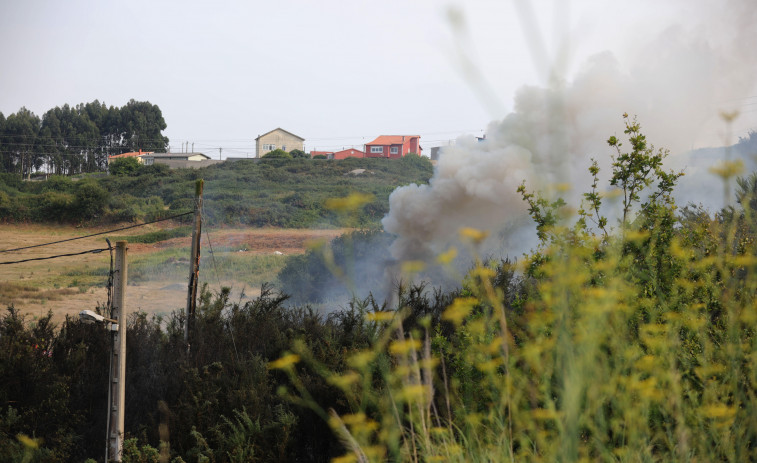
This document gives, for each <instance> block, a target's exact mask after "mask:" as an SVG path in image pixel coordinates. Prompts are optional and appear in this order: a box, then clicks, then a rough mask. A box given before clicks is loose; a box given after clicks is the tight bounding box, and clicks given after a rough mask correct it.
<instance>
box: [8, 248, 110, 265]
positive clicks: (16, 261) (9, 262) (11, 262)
mask: <svg viewBox="0 0 757 463" xmlns="http://www.w3.org/2000/svg"><path fill="white" fill-rule="evenodd" d="M107 250H108V248H102V249H90V250H88V251H82V252H72V253H70V254H57V255H55V256H47V257H33V258H31V259H22V260H14V261H8V262H0V265H10V264H21V263H24V262H32V261H35V260H48V259H57V258H58V257H71V256H81V255H82V254H97V253H100V252H103V251H107Z"/></svg>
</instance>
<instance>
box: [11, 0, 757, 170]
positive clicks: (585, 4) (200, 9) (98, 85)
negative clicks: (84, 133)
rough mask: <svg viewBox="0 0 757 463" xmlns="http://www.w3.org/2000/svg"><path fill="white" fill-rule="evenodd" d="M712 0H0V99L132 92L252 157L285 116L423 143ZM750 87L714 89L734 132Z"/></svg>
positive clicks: (325, 145) (347, 139)
mask: <svg viewBox="0 0 757 463" xmlns="http://www.w3.org/2000/svg"><path fill="white" fill-rule="evenodd" d="M708 3H717V2H705V1H688V2H683V1H670V2H659V1H650V0H637V1H634V2H630V3H629V2H612V1H600V0H574V1H572V2H568V1H564V0H563V1H544V0H537V1H533V2H528V1H523V0H499V1H495V0H468V1H464V2H454V1H442V0H412V1H407V0H405V1H400V0H384V1H365V0H352V1H343V0H341V1H340V0H319V1H306V0H277V1H266V2H263V1H217V2H201V1H195V0H181V1H171V0H167V1H154V0H149V1H145V0H134V1H129V2H102V1H93V0H70V1H66V2H61V1H56V0H29V1H20V0H18V1H14V0H11V1H5V2H2V5H0V43H2V44H3V45H2V46H0V63H2V66H3V71H2V72H1V73H0V112H2V113H3V114H5V115H6V116H7V115H9V114H11V113H13V112H16V111H18V109H19V108H21V107H22V106H25V107H26V108H28V109H30V110H31V111H33V112H34V113H36V114H37V115H39V116H41V115H42V114H44V112H46V111H47V110H49V109H52V108H54V107H56V106H62V105H64V104H69V105H76V104H78V103H86V102H91V101H93V100H95V99H97V100H99V101H101V102H105V103H106V104H108V105H113V106H117V107H120V106H123V105H124V104H126V103H127V102H128V101H129V100H130V99H135V100H137V101H149V102H151V103H153V104H156V105H158V106H159V107H160V109H161V110H162V113H163V116H164V118H165V120H166V123H167V124H168V127H167V129H166V130H165V131H164V134H165V135H166V136H168V137H169V139H170V145H171V149H172V150H173V151H180V150H181V146H182V144H183V143H184V142H189V143H190V145H191V146H192V147H193V148H194V151H200V152H205V153H206V154H208V155H211V156H212V157H214V158H217V157H218V156H219V148H222V151H220V156H222V157H223V158H226V157H227V156H234V157H248V156H249V157H252V156H254V155H255V151H254V139H255V137H257V136H258V135H261V134H263V133H266V132H268V131H270V130H272V129H274V128H277V127H281V128H283V129H285V130H288V131H290V132H292V133H294V134H296V135H299V136H301V137H304V138H305V139H306V140H305V148H306V150H307V151H310V150H339V149H342V148H343V147H353V146H356V147H359V148H360V147H362V145H363V144H364V143H366V142H369V141H371V140H372V139H373V138H375V137H377V136H379V135H382V134H387V135H392V134H399V135H405V134H408V135H410V134H413V135H416V134H417V135H421V145H422V146H423V147H424V149H425V150H426V151H425V152H424V154H426V155H428V154H429V152H430V150H429V149H428V148H430V147H432V146H443V145H448V144H451V143H455V139H456V138H457V137H458V136H459V135H462V134H468V135H475V136H481V135H483V134H484V133H486V131H487V128H488V124H489V123H490V122H492V121H498V120H501V119H502V118H504V117H505V116H506V115H507V114H509V113H510V112H512V111H513V110H514V104H515V103H514V101H515V95H516V93H517V91H518V89H519V88H521V87H522V86H523V85H537V86H547V85H550V83H554V82H555V79H553V78H551V77H550V76H552V77H554V76H557V80H560V79H563V80H566V81H570V79H572V78H573V76H574V75H576V73H578V72H580V70H581V68H582V66H583V65H584V63H585V62H586V61H587V60H589V59H591V57H592V56H593V55H595V54H597V53H601V52H603V51H607V50H610V51H611V52H612V53H613V54H615V55H616V56H619V57H624V56H628V57H633V56H634V55H638V54H640V53H644V52H645V51H644V48H643V46H644V43H646V42H645V40H644V39H645V38H646V37H649V36H653V35H657V34H660V33H664V31H665V30H666V28H670V27H672V26H674V25H676V24H679V25H680V27H687V23H688V21H687V18H689V17H691V16H690V15H691V14H694V13H696V14H698V15H699V16H700V17H706V14H707V12H708V11H709V13H711V14H715V15H716V14H717V10H716V9H708V8H709V7H708ZM621 62H623V61H622V60H621ZM751 90H754V89H753V88H752V89H751ZM754 95H757V92H750V91H749V90H745V91H743V92H742V93H739V94H737V95H735V96H733V99H732V100H729V101H712V102H710V103H712V104H713V108H715V109H713V115H714V117H716V116H717V109H718V108H720V107H721V106H722V107H725V106H728V105H730V106H734V107H737V108H740V109H741V110H742V117H740V118H739V120H737V121H736V123H734V125H733V127H732V129H733V130H734V132H735V133H736V134H737V135H738V134H744V133H746V131H747V130H749V129H752V128H754V127H755V126H757V123H756V121H757V113H755V112H754V109H757V106H753V108H754V109H752V108H749V106H751V105H753V104H754V105H757V97H754ZM729 97H730V96H729ZM721 103H722V104H721ZM750 110H751V112H750ZM696 133H697V136H696V137H694V138H696V140H694V139H692V142H691V147H696V146H710V145H713V144H717V137H718V136H722V130H721V129H719V128H717V127H716V126H715V124H712V125H711V126H708V127H707V128H700V129H699V130H698V131H697V132H696Z"/></svg>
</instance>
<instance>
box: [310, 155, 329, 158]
mask: <svg viewBox="0 0 757 463" xmlns="http://www.w3.org/2000/svg"><path fill="white" fill-rule="evenodd" d="M313 159H328V157H327V156H326V155H325V154H316V155H315V156H313Z"/></svg>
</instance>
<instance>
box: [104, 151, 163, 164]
mask: <svg viewBox="0 0 757 463" xmlns="http://www.w3.org/2000/svg"><path fill="white" fill-rule="evenodd" d="M152 153H153V152H152V151H142V150H139V151H132V152H131V153H121V154H114V155H113V156H108V164H110V163H111V162H113V161H115V160H116V159H123V158H137V161H139V163H140V164H144V163H145V156H147V155H149V154H152Z"/></svg>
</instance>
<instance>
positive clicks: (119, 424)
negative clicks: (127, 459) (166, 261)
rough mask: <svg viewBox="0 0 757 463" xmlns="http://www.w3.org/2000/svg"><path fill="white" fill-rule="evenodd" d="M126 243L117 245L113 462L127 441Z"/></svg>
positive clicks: (112, 371) (111, 409)
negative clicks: (125, 424) (125, 425)
mask: <svg viewBox="0 0 757 463" xmlns="http://www.w3.org/2000/svg"><path fill="white" fill-rule="evenodd" d="M126 250H127V247H126V241H117V242H116V263H115V282H114V285H113V307H112V314H111V318H113V319H115V320H116V321H118V332H117V333H116V336H115V337H114V338H113V354H112V355H113V357H112V359H111V369H110V393H109V394H108V396H109V397H110V403H109V404H108V407H109V413H108V453H106V455H105V460H106V461H108V455H110V456H111V460H112V461H121V457H122V451H123V438H124V411H125V410H124V405H125V403H126V309H125V307H124V299H125V297H124V296H125V291H126V275H127V265H126Z"/></svg>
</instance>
